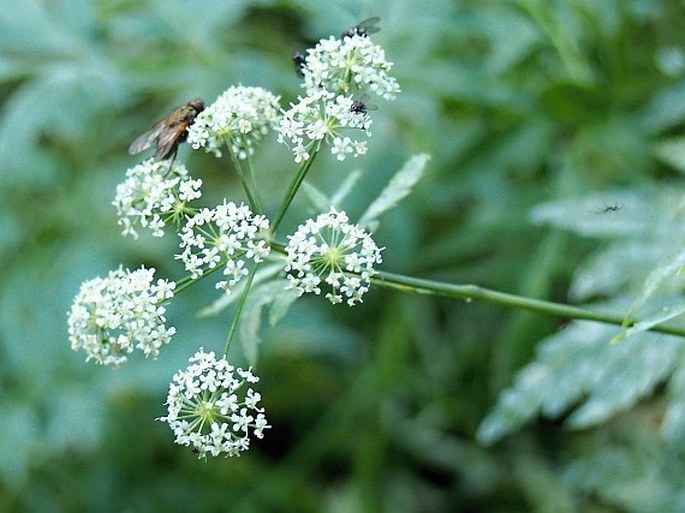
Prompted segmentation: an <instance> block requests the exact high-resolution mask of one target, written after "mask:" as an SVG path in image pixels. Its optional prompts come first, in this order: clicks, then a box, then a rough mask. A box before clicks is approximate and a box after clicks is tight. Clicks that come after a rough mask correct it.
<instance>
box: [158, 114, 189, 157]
mask: <svg viewBox="0 0 685 513" xmlns="http://www.w3.org/2000/svg"><path fill="white" fill-rule="evenodd" d="M189 125H190V122H189V121H187V120H183V121H179V122H178V123H175V124H174V125H173V126H169V127H167V128H166V129H165V130H163V131H162V132H161V133H160V134H159V136H158V137H157V153H155V158H156V159H157V160H164V159H165V158H167V157H169V156H171V155H172V154H173V153H174V152H175V151H176V148H177V147H178V144H179V143H181V142H183V141H185V139H186V137H187V133H186V130H187V129H188V126H189Z"/></svg>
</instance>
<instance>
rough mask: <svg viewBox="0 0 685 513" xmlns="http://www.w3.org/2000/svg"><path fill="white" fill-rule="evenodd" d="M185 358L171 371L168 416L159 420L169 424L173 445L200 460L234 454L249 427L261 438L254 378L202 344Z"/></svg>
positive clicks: (243, 446)
mask: <svg viewBox="0 0 685 513" xmlns="http://www.w3.org/2000/svg"><path fill="white" fill-rule="evenodd" d="M188 361H189V363H190V365H189V366H188V367H187V368H186V369H185V370H184V371H178V372H177V373H176V374H174V377H173V379H172V383H171V384H170V385H169V395H168V396H167V401H166V404H167V407H168V415H167V416H165V417H161V418H160V419H159V420H161V421H162V422H168V423H169V427H171V429H172V431H173V432H174V435H176V440H175V442H176V443H177V444H180V445H185V446H192V447H193V450H194V451H196V452H197V454H198V457H200V458H206V457H207V454H209V455H211V456H219V455H220V454H224V456H226V457H228V456H237V455H239V454H240V453H241V452H242V451H246V450H247V449H249V448H250V438H249V436H250V431H252V433H253V434H254V436H256V437H257V438H262V437H263V436H264V429H267V428H270V427H271V426H269V425H268V424H267V421H266V417H265V416H264V409H263V408H260V407H259V406H258V403H259V401H260V399H261V395H260V394H259V393H258V392H255V391H254V390H253V389H252V388H251V387H250V385H251V384H253V383H257V382H258V381H259V378H258V377H257V376H255V375H254V374H253V373H252V371H251V370H250V369H248V370H243V369H241V368H240V367H234V366H233V365H231V364H229V363H228V361H227V360H226V359H225V358H219V359H217V358H216V356H215V355H214V353H213V352H209V353H206V352H204V350H203V349H202V348H200V350H199V351H198V352H197V353H195V355H194V356H192V357H191V358H190V359H189V360H188Z"/></svg>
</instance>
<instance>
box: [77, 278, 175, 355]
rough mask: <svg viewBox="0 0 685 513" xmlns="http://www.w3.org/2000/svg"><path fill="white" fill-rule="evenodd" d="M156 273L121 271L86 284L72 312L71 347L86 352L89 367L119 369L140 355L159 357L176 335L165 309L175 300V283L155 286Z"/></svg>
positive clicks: (159, 283)
mask: <svg viewBox="0 0 685 513" xmlns="http://www.w3.org/2000/svg"><path fill="white" fill-rule="evenodd" d="M154 273H155V270H154V269H145V268H144V267H141V268H140V269H137V270H135V271H130V270H128V269H126V270H125V271H124V270H122V269H121V268H120V269H118V270H116V271H111V272H110V273H109V275H108V276H107V278H99V277H98V278H95V279H93V280H89V281H86V282H84V283H83V284H82V285H81V290H80V291H79V293H78V295H77V296H76V298H75V299H74V303H73V304H72V306H71V310H70V312H69V320H68V323H69V341H70V342H71V348H72V349H73V350H74V351H77V350H79V349H83V350H85V351H86V354H87V357H86V361H89V360H95V361H96V362H97V363H99V364H102V365H119V364H121V363H124V362H125V361H126V360H127V359H128V355H129V354H130V353H132V352H133V350H134V348H135V349H140V350H141V351H143V353H144V354H145V356H152V357H156V356H157V355H158V354H159V348H160V347H161V346H162V345H163V344H166V343H168V342H169V341H170V340H171V336H172V335H173V334H174V333H175V332H176V329H175V328H173V327H169V328H167V327H166V326H165V322H166V318H165V317H164V314H165V312H166V309H165V308H164V306H163V304H164V303H165V302H166V301H168V300H169V299H171V298H172V297H173V295H174V293H173V290H174V288H175V286H176V284H175V283H174V282H170V281H167V280H163V279H159V280H157V282H154V281H153V280H154Z"/></svg>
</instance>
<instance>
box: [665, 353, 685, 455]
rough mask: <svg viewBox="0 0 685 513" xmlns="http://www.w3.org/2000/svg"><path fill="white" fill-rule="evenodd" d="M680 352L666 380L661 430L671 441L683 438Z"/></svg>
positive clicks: (684, 371) (684, 370) (684, 376)
mask: <svg viewBox="0 0 685 513" xmlns="http://www.w3.org/2000/svg"><path fill="white" fill-rule="evenodd" d="M682 359H683V355H682V353H681V354H680V362H679V366H678V369H677V370H676V371H675V372H674V373H673V376H671V379H670V380H669V382H668V407H667V408H666V413H665V414H664V421H663V423H662V425H661V432H662V433H663V435H664V437H665V438H666V439H667V440H669V441H671V442H681V443H682V440H685V365H683V363H685V362H683V361H682Z"/></svg>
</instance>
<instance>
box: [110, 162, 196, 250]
mask: <svg viewBox="0 0 685 513" xmlns="http://www.w3.org/2000/svg"><path fill="white" fill-rule="evenodd" d="M201 186H202V180H193V179H192V178H191V177H190V176H189V174H188V170H187V169H186V167H185V166H184V165H183V164H181V163H178V162H174V164H173V168H172V169H169V162H168V161H163V160H162V161H157V160H155V159H152V158H150V159H148V160H146V161H144V162H142V163H140V164H138V165H137V166H134V167H132V168H130V169H129V170H128V171H127V172H126V180H125V181H124V182H122V183H120V184H119V185H118V186H117V193H116V197H115V199H114V201H113V202H112V204H113V205H114V206H115V207H116V209H117V215H118V216H119V219H118V221H117V223H118V224H119V225H120V226H123V228H124V229H123V231H122V233H123V235H131V236H132V237H133V238H136V239H137V238H138V232H137V231H136V227H138V226H140V227H143V228H149V229H150V230H152V235H153V236H154V237H162V236H164V231H163V228H164V227H165V226H166V223H167V222H168V221H170V220H171V221H175V222H179V221H180V220H182V219H183V217H184V216H185V215H186V214H187V213H188V212H189V211H190V210H189V208H188V207H187V203H188V202H189V201H191V200H194V199H197V198H199V197H200V196H202V192H201V191H200V187H201Z"/></svg>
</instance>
